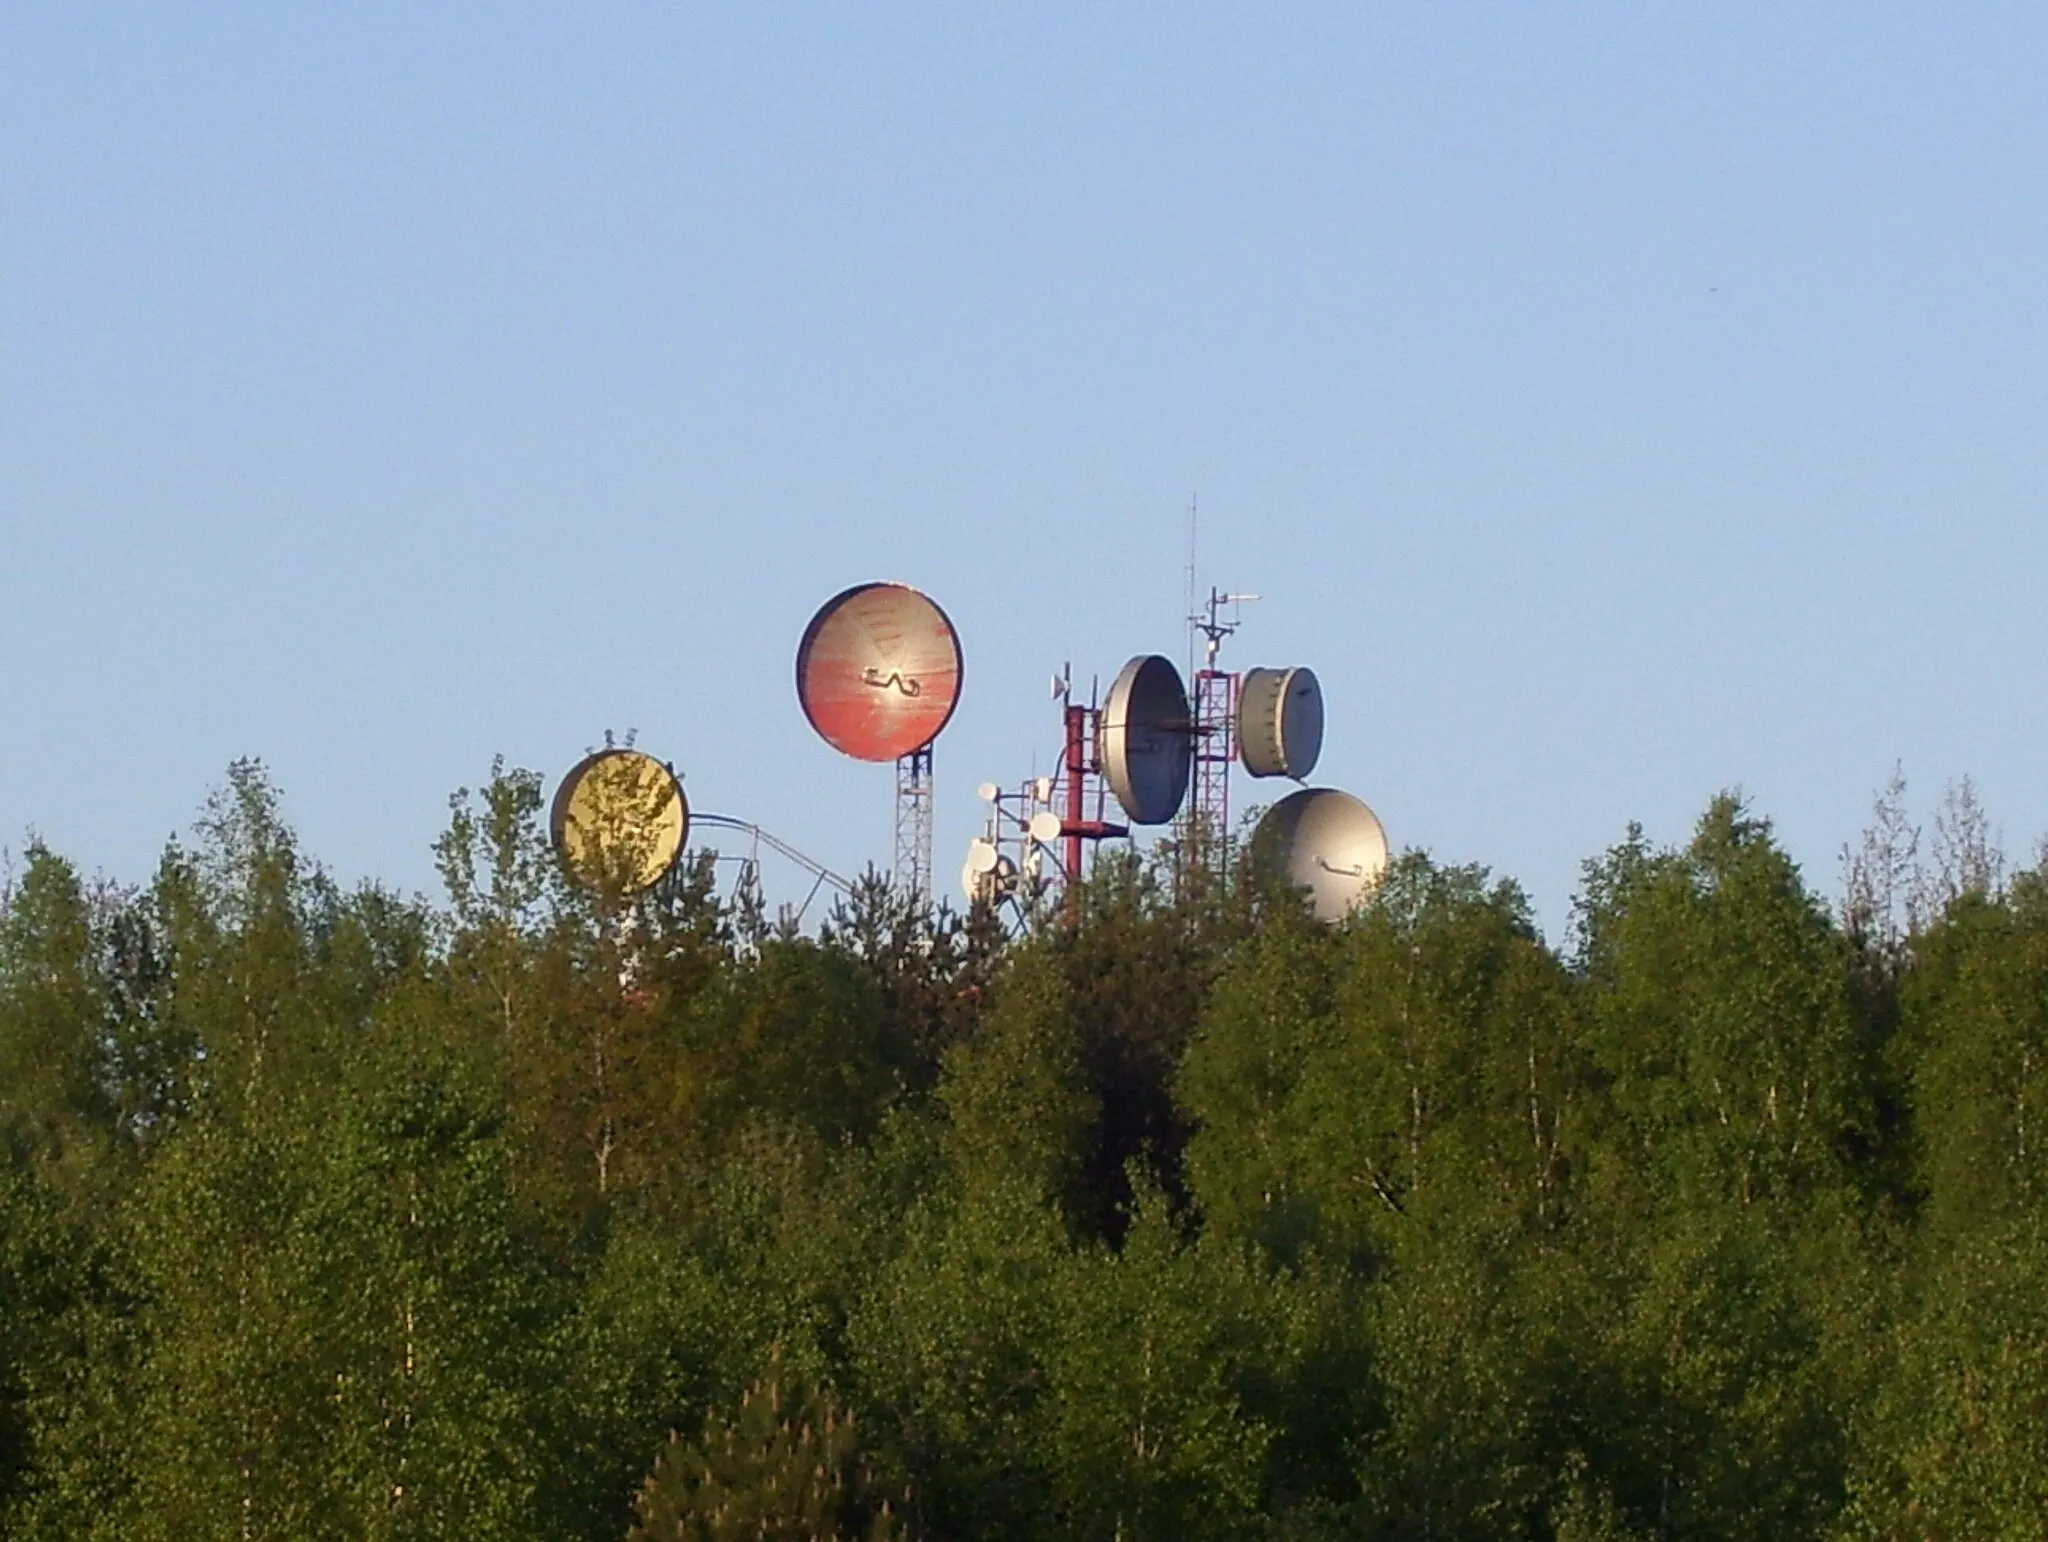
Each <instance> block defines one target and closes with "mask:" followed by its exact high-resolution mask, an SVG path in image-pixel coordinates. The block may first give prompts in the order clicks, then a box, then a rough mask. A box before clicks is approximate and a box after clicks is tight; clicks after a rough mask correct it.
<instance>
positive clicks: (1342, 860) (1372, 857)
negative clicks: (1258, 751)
mask: <svg viewBox="0 0 2048 1542" xmlns="http://www.w3.org/2000/svg"><path fill="white" fill-rule="evenodd" d="M1252 851H1253V852H1254V853H1255V855H1256V859H1257V860H1258V861H1259V863H1260V864H1261V865H1262V866H1264V867H1266V868H1267V870H1268V871H1271V872H1276V873H1279V874H1281V875H1283V876H1284V877H1285V878H1286V879H1287V881H1288V882H1290V883H1292V884H1293V885H1295V886H1296V887H1297V888H1302V889H1306V890H1308V896H1309V907H1310V909H1312V910H1313V911H1314V912H1315V915H1316V919H1317V920H1319V921H1341V920H1343V919H1344V917H1345V916H1346V915H1348V914H1350V912H1351V911H1352V909H1353V908H1354V907H1356V906H1357V905H1358V903H1359V902H1360V901H1361V900H1363V899H1364V898H1365V897H1366V896H1367V895H1368V894H1370V893H1371V892H1372V889H1373V886H1374V885H1375V884H1377V883H1378V882H1379V880H1380V875H1381V874H1382V873H1384V872H1385V871H1386V870H1387V832H1386V831H1385V829H1383V828H1382V827H1381V825H1380V821H1379V816H1378V815H1376V814H1374V813H1373V811H1372V810H1371V809H1369V808H1367V807H1366V806H1365V805H1364V804H1363V803H1361V802H1360V801H1359V800H1358V799H1356V798H1354V797H1352V796H1351V794H1350V793H1348V792H1339V791H1338V790H1337V789H1336V788H1334V787H1304V788H1303V789H1302V790H1301V791H1300V792H1295V793H1289V794H1288V795H1287V796H1286V797H1284V798H1282V799H1281V800H1280V801H1279V802H1278V803H1276V804H1274V805H1273V806H1272V807H1271V808H1269V809H1267V810H1266V814H1265V817H1264V818H1263V819H1261V820H1260V821H1259V825H1258V828H1257V829H1256V830H1254V831H1253V832H1252Z"/></svg>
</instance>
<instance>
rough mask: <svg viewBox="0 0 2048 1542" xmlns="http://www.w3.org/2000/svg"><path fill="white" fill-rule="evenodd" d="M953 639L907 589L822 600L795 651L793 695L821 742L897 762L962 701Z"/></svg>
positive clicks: (947, 626) (869, 589)
mask: <svg viewBox="0 0 2048 1542" xmlns="http://www.w3.org/2000/svg"><path fill="white" fill-rule="evenodd" d="M960 668H961V659H960V638H959V635H958V634H957V633H955V632H954V630H953V623H952V622H951V621H949V620H947V619H946V613H945V612H944V611H943V610H940V609H939V607H938V606H937V605H935V604H933V603H932V601H931V600H930V599H929V598H927V597H926V596H924V595H922V594H920V593H918V591H917V590H915V589H913V588H911V587H910V586H909V585H908V584H857V585H855V586H854V587H853V588H851V589H848V590H846V591H844V592H843V593H841V594H836V595H834V596H833V597H832V598H831V599H829V600H827V601H826V602H825V604H824V606H823V607H822V608H821V609H820V610H819V611H818V613H817V614H816V615H815V616H813V617H811V624H810V625H809V626H808V627H806V628H805V629H804V640H803V642H802V643H801V644H799V645H798V647H797V650H796V695H797V700H798V701H800V702H801V703H802V704H803V709H804V716H805V717H807V718H809V719H810V722H811V727H813V728H815V729H816V730H817V731H818V733H819V735H820V736H821V737H822V738H823V739H824V740H825V742H826V743H827V744H829V745H831V746H832V747H833V748H834V749H836V750H838V751H840V752H841V753H842V754H846V755H851V756H853V758H854V759H856V760H896V759H899V758H901V757H902V756H904V755H908V754H909V753H910V752H911V751H912V750H921V749H923V748H924V747H925V746H926V745H927V744H930V743H931V742H932V740H934V739H936V738H937V737H938V736H939V730H940V729H942V728H944V727H945V726H946V721H947V719H949V718H950V717H952V715H953V708H954V707H955V706H957V705H958V704H959V701H960Z"/></svg>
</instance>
